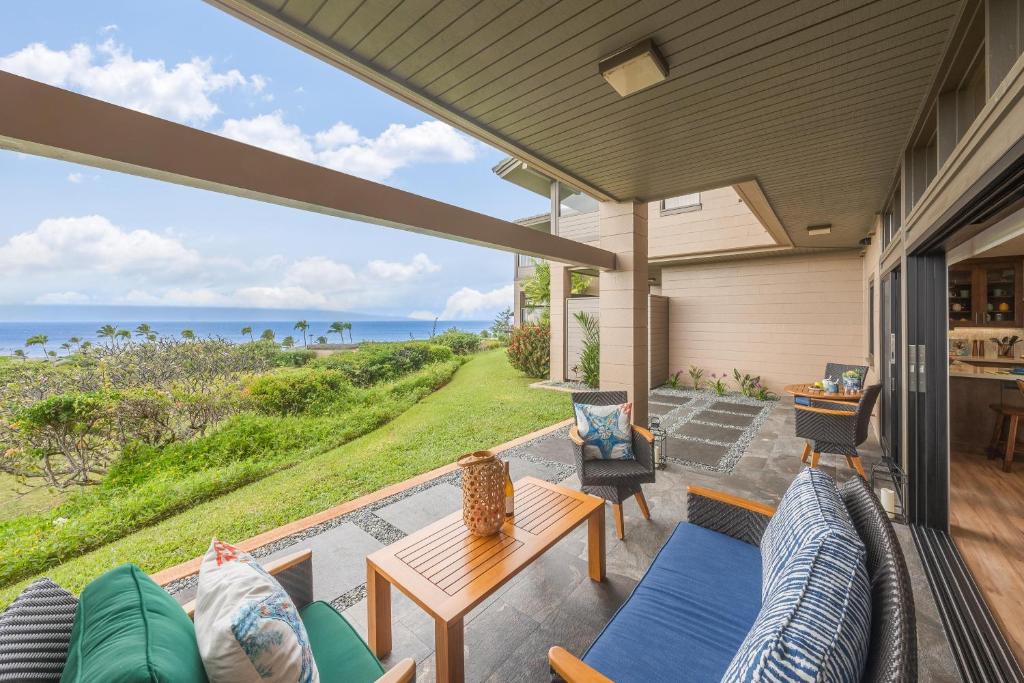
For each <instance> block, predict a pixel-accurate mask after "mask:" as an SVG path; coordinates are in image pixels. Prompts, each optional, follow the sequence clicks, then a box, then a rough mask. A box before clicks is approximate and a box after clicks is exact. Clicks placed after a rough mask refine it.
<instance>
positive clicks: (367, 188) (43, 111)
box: [0, 71, 615, 270]
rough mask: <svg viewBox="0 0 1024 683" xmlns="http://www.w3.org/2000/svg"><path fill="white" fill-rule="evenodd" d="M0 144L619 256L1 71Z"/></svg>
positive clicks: (597, 262) (474, 236) (583, 259)
mask: <svg viewBox="0 0 1024 683" xmlns="http://www.w3.org/2000/svg"><path fill="white" fill-rule="evenodd" d="M0 148H6V149H12V150H16V151H20V152H24V153H27V154H35V155H39V156H46V157H52V158H55V159H63V160H66V161H73V162H75V163H79V164H87V165H89V166H96V167H98V168H104V169H108V170H113V171H120V172H123V173H130V174H132V175H139V176H145V177H148V178H156V179H157V180H164V181H167V182H172V183H177V184H179V185H188V186H190V187H198V188H201V189H204V190H213V191H214V192H221V193H225V194H232V195H237V196H240V197H247V198H250V199H256V200H260V201H265V202H270V203H273V204H281V205H283V206H290V207H294V208H298V209H304V210H307V211H316V212H318V213H324V214H328V215H331V216H339V217H342V218H351V219H354V220H357V221H363V222H367V223H375V224H377V225H384V226H388V227H392V228H400V229H403V230H411V231H413V232H419V233H424V234H428V235H434V236H437V237H445V238H448V239H454V240H458V241H460V242H468V243H471V244H478V245H481V246H486V247H492V248H495V249H503V250H505V251H513V252H519V253H524V254H529V255H531V256H537V257H539V258H545V259H551V260H553V261H560V262H562V263H568V264H571V265H575V266H588V267H593V268H598V269H601V270H613V269H614V268H615V255H614V254H613V253H611V252H609V251H606V250H604V249H599V248H597V247H593V246H590V245H587V244H582V243H580V242H574V241H572V240H569V239H565V238H563V237H557V236H555V235H551V234H548V233H542V232H538V231H536V230H531V229H530V228H527V227H523V226H520V225H516V224H515V223H511V222H509V221H504V220H501V219H498V218H493V217H491V216H486V215H484V214H481V213H477V212H475V211H470V210H468V209H463V208H460V207H457V206H452V205H451V204H445V203H444V202H439V201H436V200H433V199H428V198H426V197H421V196H419V195H416V194H412V193H411V192H405V191H403V190H398V189H396V188H393V187H389V186H387V185H382V184H380V183H375V182H372V181H369V180H364V179H362V178H357V177H355V176H352V175H348V174H347V173H341V172H339V171H333V170H331V169H328V168H324V167H323V166H317V165H316V164H311V163H308V162H305V161H300V160H298V159H293V158H291V157H287V156H283V155H281V154H277V153H276V152H270V151H267V150H265V149H261V148H259V147H253V146H252V145H247V144H244V143H241V142H237V141H235V140H230V139H228V138H223V137H220V136H218V135H214V134H212V133H207V132H205V131H201V130H197V129H195V128H189V127H188V126H183V125H181V124H178V123H173V122H170V121H165V120H164V119H160V118H156V117H154V116H149V115H148V114H142V113H140V112H137V111H134V110H131V109H126V108H124V107H119V106H117V105H114V104H109V103H107V102H103V101H100V100H97V99H93V98H91V97H86V96H85V95H79V94H78V93H73V92H70V91H67V90H62V89H60V88H55V87H52V86H49V85H45V84H43V83H39V82H36V81H33V80H29V79H27V78H22V77H20V76H15V75H13V74H8V73H5V72H2V71H0Z"/></svg>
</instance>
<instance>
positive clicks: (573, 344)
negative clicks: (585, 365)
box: [565, 296, 601, 380]
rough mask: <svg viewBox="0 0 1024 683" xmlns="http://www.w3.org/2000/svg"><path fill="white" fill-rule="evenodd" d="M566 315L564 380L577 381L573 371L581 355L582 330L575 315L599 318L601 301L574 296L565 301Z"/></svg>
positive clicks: (591, 297) (575, 373)
mask: <svg viewBox="0 0 1024 683" xmlns="http://www.w3.org/2000/svg"><path fill="white" fill-rule="evenodd" d="M566 307H567V309H568V314H567V315H566V316H565V327H566V329H565V378H566V379H571V380H578V379H579V373H578V372H576V371H575V370H574V369H575V368H576V366H577V365H578V364H579V362H580V354H582V353H583V328H582V327H581V326H580V324H579V323H578V322H577V321H576V314H577V313H578V312H580V311H586V312H587V313H589V314H590V315H592V316H594V317H597V318H599V317H600V316H601V312H600V308H601V300H600V299H598V298H597V297H596V296H574V297H572V298H571V299H569V300H568V301H566Z"/></svg>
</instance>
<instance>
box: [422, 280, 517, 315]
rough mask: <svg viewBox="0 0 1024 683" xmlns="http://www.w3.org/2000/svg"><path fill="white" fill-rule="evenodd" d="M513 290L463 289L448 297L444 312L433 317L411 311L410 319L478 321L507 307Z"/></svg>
mask: <svg viewBox="0 0 1024 683" xmlns="http://www.w3.org/2000/svg"><path fill="white" fill-rule="evenodd" d="M513 296H515V290H514V289H513V287H512V285H506V286H504V287H499V288H497V289H492V290H491V291H489V292H481V291H480V290H478V289H473V288H472V287H463V288H462V289H460V290H458V291H457V292H455V293H454V294H452V295H451V296H449V297H448V301H447V302H446V303H445V306H444V311H442V312H441V313H440V314H438V315H434V314H433V313H431V312H430V311H413V312H412V313H410V314H409V317H410V318H414V319H416V320H433V319H434V318H435V317H437V318H440V319H441V320H479V319H481V318H487V317H490V316H492V315H494V314H495V313H496V312H497V311H499V310H501V309H503V308H505V307H506V306H509V305H510V304H511V303H512V298H513Z"/></svg>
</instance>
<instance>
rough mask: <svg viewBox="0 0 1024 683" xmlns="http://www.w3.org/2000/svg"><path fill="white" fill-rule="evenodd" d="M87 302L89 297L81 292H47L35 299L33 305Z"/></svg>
mask: <svg viewBox="0 0 1024 683" xmlns="http://www.w3.org/2000/svg"><path fill="white" fill-rule="evenodd" d="M88 301H89V297H87V296H86V295H85V294H82V293H81V292H72V291H67V292H48V293H46V294H40V295H39V296H37V297H36V298H35V300H34V301H33V303H37V304H84V303H87V302H88Z"/></svg>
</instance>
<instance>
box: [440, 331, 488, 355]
mask: <svg viewBox="0 0 1024 683" xmlns="http://www.w3.org/2000/svg"><path fill="white" fill-rule="evenodd" d="M430 343H431V344H440V345H441V346H447V347H448V348H449V349H451V350H452V353H455V354H458V355H460V356H465V355H467V354H470V353H475V352H476V351H479V350H480V336H479V335H476V334H473V333H472V332H461V331H460V330H458V329H456V328H454V327H453V328H451V329H450V330H446V331H445V332H443V333H442V334H438V335H435V336H433V337H431V338H430Z"/></svg>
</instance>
